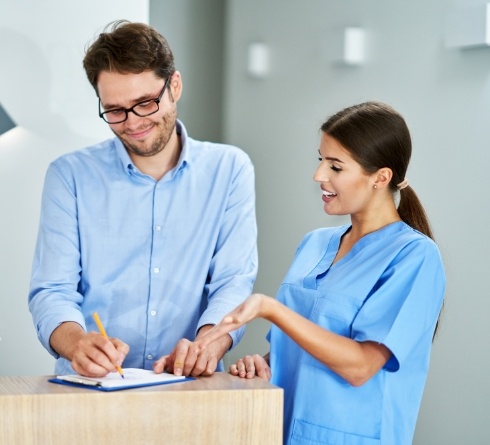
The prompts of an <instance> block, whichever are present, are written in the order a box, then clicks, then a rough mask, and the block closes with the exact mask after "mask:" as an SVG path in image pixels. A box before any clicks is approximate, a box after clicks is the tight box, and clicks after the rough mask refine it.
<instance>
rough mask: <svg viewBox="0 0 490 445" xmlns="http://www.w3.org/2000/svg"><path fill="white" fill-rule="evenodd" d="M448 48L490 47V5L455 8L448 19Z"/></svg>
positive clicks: (446, 36) (446, 35)
mask: <svg viewBox="0 0 490 445" xmlns="http://www.w3.org/2000/svg"><path fill="white" fill-rule="evenodd" d="M445 42H446V46H447V47H448V48H462V49H465V48H477V47H488V46H490V3H485V4H483V5H467V6H460V7H454V8H453V9H452V10H451V11H450V12H449V14H448V16H447V18H446V29H445Z"/></svg>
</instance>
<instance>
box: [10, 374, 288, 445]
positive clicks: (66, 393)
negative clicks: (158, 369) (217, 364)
mask: <svg viewBox="0 0 490 445" xmlns="http://www.w3.org/2000/svg"><path fill="white" fill-rule="evenodd" d="M48 378H49V377H48V376H43V377H0V444H1V445H67V444H70V445H78V444H80V445H105V444H114V445H140V444H141V445H153V444H162V445H163V444H165V445H167V444H168V445H173V444H178V445H200V444H203V445H204V444H205V445H218V444H226V445H233V444H236V445H247V444H251V445H252V444H253V445H260V444H266V445H280V444H282V416H283V409H282V406H283V391H282V389H280V388H277V387H275V386H273V385H271V384H269V383H268V382H265V381H264V380H261V379H251V380H245V379H240V378H237V377H233V376H231V375H229V374H227V373H221V372H219V373H215V374H214V375H213V376H212V377H200V378H197V379H196V380H192V381H186V382H179V383H172V384H168V385H162V386H153V387H147V388H137V389H128V390H122V391H115V392H110V393H106V392H100V391H95V390H91V389H84V388H76V387H70V386H65V385H58V384H55V383H50V382H48Z"/></svg>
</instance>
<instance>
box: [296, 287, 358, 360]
mask: <svg viewBox="0 0 490 445" xmlns="http://www.w3.org/2000/svg"><path fill="white" fill-rule="evenodd" d="M361 306H362V301H359V300H356V299H353V298H351V297H349V296H347V295H345V294H339V293H338V292H335V293H330V292H321V293H319V295H318V296H317V298H316V301H315V303H314V305H313V308H312V310H311V313H310V317H309V318H310V320H311V321H312V322H313V323H315V324H317V325H318V326H320V327H322V328H324V329H327V330H329V331H330V332H333V333H335V334H338V335H342V336H343V337H347V338H351V337H352V323H353V321H354V319H355V318H356V315H357V313H358V312H359V310H360V308H361ZM301 362H302V363H307V364H311V365H317V366H321V367H324V365H322V364H321V363H320V362H318V361H317V360H316V359H315V358H313V357H312V356H311V355H310V354H308V353H306V352H305V353H304V354H303V357H302V359H301Z"/></svg>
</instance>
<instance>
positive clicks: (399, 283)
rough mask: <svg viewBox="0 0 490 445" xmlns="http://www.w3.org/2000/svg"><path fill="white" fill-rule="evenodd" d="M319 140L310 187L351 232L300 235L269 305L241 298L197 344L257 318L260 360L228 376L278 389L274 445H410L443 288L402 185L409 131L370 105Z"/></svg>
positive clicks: (422, 225) (332, 125)
mask: <svg viewBox="0 0 490 445" xmlns="http://www.w3.org/2000/svg"><path fill="white" fill-rule="evenodd" d="M321 131H322V137H321V143H320V149H319V153H320V165H319V166H318V168H317V170H316V173H315V175H314V180H315V181H316V182H318V183H319V185H320V188H321V190H322V199H323V206H324V210H325V212H326V213H327V214H329V215H350V218H351V224H350V225H346V226H342V227H330V228H322V229H318V230H315V231H313V232H311V233H309V234H308V235H306V237H305V238H304V240H303V241H302V242H301V244H300V246H299V247H298V249H297V252H296V255H295V258H294V261H293V263H292V265H291V267H290V269H289V272H288V274H287V275H286V278H285V279H284V282H283V283H282V285H281V287H280V288H279V291H278V294H277V298H276V299H274V298H271V297H268V296H265V295H262V294H254V295H252V296H251V297H249V299H247V300H246V301H245V302H244V303H243V304H241V305H240V306H238V307H237V308H236V309H235V310H234V311H233V312H231V313H230V314H229V315H228V316H227V317H225V318H224V319H223V321H222V322H221V323H220V324H218V325H217V326H215V327H214V328H213V329H212V330H211V331H210V332H209V333H208V334H207V336H206V337H205V338H203V340H202V342H201V345H200V346H201V347H202V348H204V347H206V345H207V343H208V342H209V341H211V340H213V339H214V338H216V337H219V336H220V335H223V334H224V333H226V332H230V331H232V330H234V329H236V328H238V327H239V326H241V325H243V324H245V323H247V322H249V321H251V320H252V319H254V318H257V317H262V318H265V319H267V320H269V321H270V322H271V323H272V327H271V330H270V332H269V334H268V339H269V341H270V353H269V354H267V355H266V356H265V357H261V356H259V355H254V356H248V357H245V358H244V359H241V360H239V361H238V362H237V363H236V364H235V365H232V366H231V367H230V372H231V373H232V374H234V375H237V376H240V377H247V378H251V377H254V376H258V377H262V378H267V379H269V378H270V379H271V382H272V383H274V384H275V385H278V386H280V387H282V388H284V397H285V413H284V414H285V417H284V442H285V443H287V444H319V443H322V444H335V445H337V444H339V445H340V444H342V445H348V444H356V445H360V444H386V445H403V444H410V443H412V437H413V433H414V429H415V423H416V419H417V414H418V410H419V406H420V401H421V398H422V392H423V388H424V384H425V381H426V377H427V371H428V366H429V355H430V350H431V344H432V338H433V335H434V332H435V328H436V325H437V319H438V316H439V312H440V310H441V306H442V301H443V295H444V289H445V273H444V268H443V264H442V261H441V257H440V253H439V250H438V248H437V246H436V244H435V243H434V241H433V240H432V239H431V238H432V234H431V231H430V227H429V223H428V221H427V218H426V215H425V212H424V209H423V207H422V205H421V203H420V201H419V199H418V198H417V195H416V194H415V192H414V191H413V190H412V188H411V187H410V186H409V185H408V180H407V179H406V177H405V174H406V171H407V167H408V163H409V160H410V156H411V140H410V134H409V131H408V128H407V125H406V123H405V121H404V119H403V118H402V117H401V116H400V115H399V114H398V113H397V112H396V111H395V110H393V109H392V108H391V107H389V106H387V105H385V104H383V103H378V102H367V103H363V104H360V105H356V106H353V107H349V108H346V109H344V110H342V111H340V112H339V113H337V114H335V115H334V116H332V117H331V118H330V119H328V120H327V122H325V123H324V124H323V125H322V127H321ZM398 200H399V205H398V207H397V201H398ZM269 365H270V368H269Z"/></svg>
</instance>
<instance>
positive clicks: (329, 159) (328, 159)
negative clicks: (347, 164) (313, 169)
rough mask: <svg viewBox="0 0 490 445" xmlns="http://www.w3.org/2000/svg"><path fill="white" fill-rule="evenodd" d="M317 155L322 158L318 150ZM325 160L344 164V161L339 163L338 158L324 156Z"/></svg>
mask: <svg viewBox="0 0 490 445" xmlns="http://www.w3.org/2000/svg"><path fill="white" fill-rule="evenodd" d="M318 154H319V155H320V156H321V157H322V158H323V156H322V152H321V151H320V150H318ZM325 159H326V160H327V161H333V162H340V163H341V164H344V161H341V160H340V159H339V158H332V157H330V156H326V157H325Z"/></svg>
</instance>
